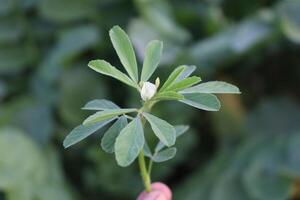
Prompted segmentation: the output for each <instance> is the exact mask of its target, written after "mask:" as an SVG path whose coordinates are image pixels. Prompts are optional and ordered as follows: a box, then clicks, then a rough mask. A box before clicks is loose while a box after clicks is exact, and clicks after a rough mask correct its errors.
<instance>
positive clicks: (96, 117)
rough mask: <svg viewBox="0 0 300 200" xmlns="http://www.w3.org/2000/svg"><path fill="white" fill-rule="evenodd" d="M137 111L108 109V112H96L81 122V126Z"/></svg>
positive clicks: (133, 109)
mask: <svg viewBox="0 0 300 200" xmlns="http://www.w3.org/2000/svg"><path fill="white" fill-rule="evenodd" d="M136 111H137V109H135V108H127V109H110V110H103V111H98V112H96V113H95V114H93V115H91V116H89V117H88V118H87V119H85V120H84V121H83V125H87V124H93V123H96V122H100V121H103V120H106V119H109V118H112V117H116V116H118V115H122V114H126V113H131V112H136Z"/></svg>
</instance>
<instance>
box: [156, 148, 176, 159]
mask: <svg viewBox="0 0 300 200" xmlns="http://www.w3.org/2000/svg"><path fill="white" fill-rule="evenodd" d="M176 152H177V149H176V148H175V147H172V148H168V149H165V150H163V151H160V152H158V153H157V154H155V155H154V156H153V157H152V160H153V161H154V162H158V163H160V162H165V161H167V160H170V159H172V158H174V157H175V155H176Z"/></svg>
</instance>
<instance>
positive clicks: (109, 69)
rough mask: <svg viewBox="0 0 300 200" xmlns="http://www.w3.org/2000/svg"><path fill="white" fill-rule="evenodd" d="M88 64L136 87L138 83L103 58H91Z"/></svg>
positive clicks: (97, 70) (102, 72)
mask: <svg viewBox="0 0 300 200" xmlns="http://www.w3.org/2000/svg"><path fill="white" fill-rule="evenodd" d="M88 66H89V67H90V68H92V69H93V70H95V71H96V72H99V73H101V74H104V75H107V76H111V77H113V78H115V79H118V80H119V81H121V82H123V83H125V84H127V85H129V86H132V87H134V88H137V87H138V85H137V84H136V83H134V82H133V81H132V80H131V79H130V78H129V77H128V76H127V75H125V74H124V73H122V72H121V71H119V70H118V69H117V68H115V67H113V66H112V65H111V64H110V63H108V62H106V61H105V60H92V61H90V62H89V64H88Z"/></svg>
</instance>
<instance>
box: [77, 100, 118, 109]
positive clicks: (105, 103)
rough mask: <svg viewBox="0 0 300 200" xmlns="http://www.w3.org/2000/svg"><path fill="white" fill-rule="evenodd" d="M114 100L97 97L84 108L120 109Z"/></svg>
mask: <svg viewBox="0 0 300 200" xmlns="http://www.w3.org/2000/svg"><path fill="white" fill-rule="evenodd" d="M119 108H120V107H119V106H117V105H116V104H115V103H114V102H112V101H109V100H106V99H95V100H92V101H90V102H88V103H87V104H85V105H84V107H83V108H82V109H83V110H110V109H119Z"/></svg>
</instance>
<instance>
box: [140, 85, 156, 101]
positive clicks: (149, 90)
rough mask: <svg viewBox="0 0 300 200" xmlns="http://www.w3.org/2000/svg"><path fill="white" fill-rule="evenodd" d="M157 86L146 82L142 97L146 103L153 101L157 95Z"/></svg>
mask: <svg viewBox="0 0 300 200" xmlns="http://www.w3.org/2000/svg"><path fill="white" fill-rule="evenodd" d="M156 89H157V88H156V85H154V84H152V83H150V82H145V83H144V84H143V87H142V89H141V97H142V99H143V100H144V101H147V100H149V99H151V98H152V97H153V96H154V95H155V93H156Z"/></svg>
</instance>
